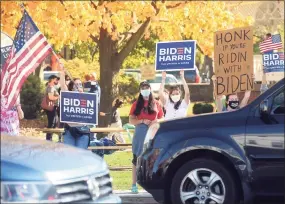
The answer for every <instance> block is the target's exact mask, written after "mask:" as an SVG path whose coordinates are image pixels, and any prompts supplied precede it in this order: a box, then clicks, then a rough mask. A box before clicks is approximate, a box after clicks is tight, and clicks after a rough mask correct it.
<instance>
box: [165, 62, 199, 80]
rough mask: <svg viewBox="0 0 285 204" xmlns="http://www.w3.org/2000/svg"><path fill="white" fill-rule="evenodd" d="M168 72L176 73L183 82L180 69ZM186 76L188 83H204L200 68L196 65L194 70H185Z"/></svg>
mask: <svg viewBox="0 0 285 204" xmlns="http://www.w3.org/2000/svg"><path fill="white" fill-rule="evenodd" d="M167 73H169V74H172V75H174V76H175V77H176V78H177V80H178V81H179V82H181V79H180V71H169V72H167ZM184 77H185V80H186V82H187V83H202V79H201V76H200V72H199V69H198V68H197V67H196V66H195V69H194V70H185V71H184Z"/></svg>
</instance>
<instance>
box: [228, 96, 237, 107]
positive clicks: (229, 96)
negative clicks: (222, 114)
mask: <svg viewBox="0 0 285 204" xmlns="http://www.w3.org/2000/svg"><path fill="white" fill-rule="evenodd" d="M233 95H236V94H228V95H226V102H228V101H229V98H230V96H233ZM226 108H228V104H227V103H226Z"/></svg>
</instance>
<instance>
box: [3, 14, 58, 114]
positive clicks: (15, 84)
mask: <svg viewBox="0 0 285 204" xmlns="http://www.w3.org/2000/svg"><path fill="white" fill-rule="evenodd" d="M51 52H52V48H51V46H50V45H49V44H48V42H47V40H46V38H45V36H44V35H43V34H42V33H41V32H40V31H39V29H38V28H37V26H36V24H35V23H34V22H33V20H32V18H31V17H30V16H29V14H28V13H27V12H26V11H25V10H24V13H23V17H22V19H21V21H20V24H19V27H18V29H17V32H16V36H15V39H14V42H13V47H12V49H11V52H10V55H9V57H8V59H7V61H6V63H5V65H4V66H3V69H2V73H1V108H2V109H4V110H6V109H10V108H12V107H13V106H14V105H15V101H16V98H17V97H18V95H19V93H20V90H21V88H22V85H23V83H24V82H25V80H26V79H27V77H28V76H29V75H30V74H31V73H32V72H33V71H34V70H35V69H36V68H37V67H38V66H39V65H40V63H42V61H43V60H44V59H45V58H46V56H47V55H49V54H50V53H51Z"/></svg>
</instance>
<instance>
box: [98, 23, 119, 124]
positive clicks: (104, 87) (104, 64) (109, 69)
mask: <svg viewBox="0 0 285 204" xmlns="http://www.w3.org/2000/svg"><path fill="white" fill-rule="evenodd" d="M99 53H100V54H99V63H100V87H101V99H100V107H99V112H100V111H102V112H110V111H111V108H112V101H113V77H114V76H115V74H116V73H117V72H118V71H119V69H120V65H119V64H116V63H114V62H115V59H114V58H115V57H116V48H115V42H114V41H113V40H112V39H111V37H110V36H109V35H108V33H107V31H106V30H105V29H103V28H102V29H101V31H100V42H99ZM108 120H109V117H100V116H99V126H100V127H106V126H107V125H108V122H109V121H108Z"/></svg>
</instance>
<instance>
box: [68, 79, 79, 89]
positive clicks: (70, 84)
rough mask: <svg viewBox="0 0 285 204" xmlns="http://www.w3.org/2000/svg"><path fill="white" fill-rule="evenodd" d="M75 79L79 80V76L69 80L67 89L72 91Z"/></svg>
mask: <svg viewBox="0 0 285 204" xmlns="http://www.w3.org/2000/svg"><path fill="white" fill-rule="evenodd" d="M76 80H80V79H79V78H75V79H73V80H71V81H70V82H69V84H68V86H67V88H68V91H73V88H74V84H75V83H74V82H75V81H76Z"/></svg>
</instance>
